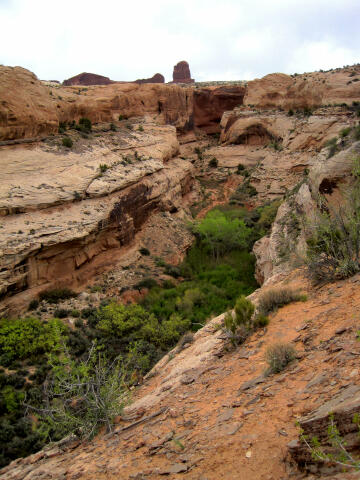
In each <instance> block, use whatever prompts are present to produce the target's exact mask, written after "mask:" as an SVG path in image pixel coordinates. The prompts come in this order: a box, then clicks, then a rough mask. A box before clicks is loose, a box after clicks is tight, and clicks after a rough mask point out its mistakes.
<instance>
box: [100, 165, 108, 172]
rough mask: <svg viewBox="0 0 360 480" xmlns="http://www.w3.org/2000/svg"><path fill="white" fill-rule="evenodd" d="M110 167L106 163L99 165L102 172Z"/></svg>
mask: <svg viewBox="0 0 360 480" xmlns="http://www.w3.org/2000/svg"><path fill="white" fill-rule="evenodd" d="M108 168H109V167H108V166H107V165H106V163H100V165H99V169H100V173H105V172H106V170H107V169H108Z"/></svg>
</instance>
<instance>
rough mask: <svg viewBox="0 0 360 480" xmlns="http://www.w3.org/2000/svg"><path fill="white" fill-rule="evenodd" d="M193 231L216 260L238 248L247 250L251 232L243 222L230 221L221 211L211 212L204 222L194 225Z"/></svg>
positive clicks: (237, 220)
mask: <svg viewBox="0 0 360 480" xmlns="http://www.w3.org/2000/svg"><path fill="white" fill-rule="evenodd" d="M193 231H194V233H195V234H197V235H199V237H200V238H201V240H202V242H203V243H204V245H205V246H206V247H208V248H209V249H210V250H211V253H212V255H213V257H214V258H219V257H220V256H222V255H225V254H226V253H227V252H229V251H231V250H234V249H236V248H237V249H242V248H245V247H246V245H247V240H248V238H249V236H250V230H249V229H248V228H247V227H246V225H245V223H244V222H243V221H242V220H239V219H237V218H235V219H229V218H227V217H226V215H225V214H224V213H222V212H221V211H219V210H212V211H210V212H209V213H208V214H207V215H206V217H205V218H204V220H202V221H201V222H199V223H197V224H195V225H194V228H193Z"/></svg>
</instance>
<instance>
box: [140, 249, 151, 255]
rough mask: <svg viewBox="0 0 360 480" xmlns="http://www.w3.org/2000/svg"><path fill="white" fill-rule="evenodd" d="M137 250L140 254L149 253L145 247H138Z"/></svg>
mask: <svg viewBox="0 0 360 480" xmlns="http://www.w3.org/2000/svg"><path fill="white" fill-rule="evenodd" d="M139 252H140V253H141V255H145V256H149V255H150V250H149V249H148V248H146V247H141V248H140V249H139Z"/></svg>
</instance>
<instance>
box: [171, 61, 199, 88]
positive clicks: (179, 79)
mask: <svg viewBox="0 0 360 480" xmlns="http://www.w3.org/2000/svg"><path fill="white" fill-rule="evenodd" d="M194 81H195V80H194V79H193V78H191V74H190V67H189V64H188V62H186V61H185V60H182V61H181V62H179V63H177V64H176V65H174V70H173V83H194Z"/></svg>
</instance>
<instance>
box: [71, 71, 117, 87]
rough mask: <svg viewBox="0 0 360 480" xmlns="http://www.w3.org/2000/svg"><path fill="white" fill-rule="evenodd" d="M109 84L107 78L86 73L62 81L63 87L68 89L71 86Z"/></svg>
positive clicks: (110, 81)
mask: <svg viewBox="0 0 360 480" xmlns="http://www.w3.org/2000/svg"><path fill="white" fill-rule="evenodd" d="M110 83H113V82H112V80H110V78H109V77H104V76H103V75H97V74H96V73H86V72H83V73H79V75H75V76H74V77H71V78H68V79H67V80H64V81H63V85H64V86H65V87H70V86H72V85H86V86H89V85H109V84H110Z"/></svg>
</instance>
